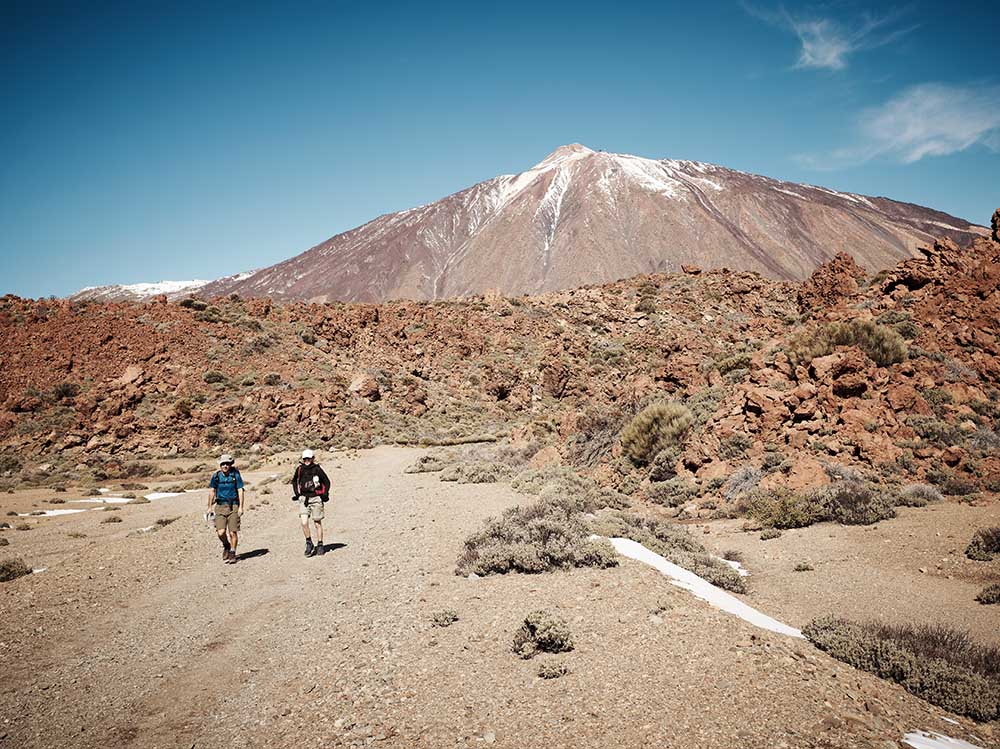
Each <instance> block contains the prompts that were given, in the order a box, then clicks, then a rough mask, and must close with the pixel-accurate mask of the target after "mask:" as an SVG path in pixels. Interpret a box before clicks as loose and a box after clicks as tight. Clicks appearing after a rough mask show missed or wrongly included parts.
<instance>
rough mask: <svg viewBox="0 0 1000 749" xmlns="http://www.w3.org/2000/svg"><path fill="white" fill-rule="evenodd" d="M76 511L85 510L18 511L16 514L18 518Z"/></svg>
mask: <svg viewBox="0 0 1000 749" xmlns="http://www.w3.org/2000/svg"><path fill="white" fill-rule="evenodd" d="M78 512H86V510H45V511H44V512H40V513H39V512H19V513H17V516H18V517H19V518H29V517H33V518H51V517H55V516H56V515H75V514H76V513H78Z"/></svg>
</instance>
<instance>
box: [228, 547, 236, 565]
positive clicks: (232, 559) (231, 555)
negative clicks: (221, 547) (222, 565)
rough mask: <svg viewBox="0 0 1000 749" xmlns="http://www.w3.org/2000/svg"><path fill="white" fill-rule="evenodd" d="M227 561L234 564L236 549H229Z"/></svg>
mask: <svg viewBox="0 0 1000 749" xmlns="http://www.w3.org/2000/svg"><path fill="white" fill-rule="evenodd" d="M229 563H230V564H236V549H231V550H230V551H229Z"/></svg>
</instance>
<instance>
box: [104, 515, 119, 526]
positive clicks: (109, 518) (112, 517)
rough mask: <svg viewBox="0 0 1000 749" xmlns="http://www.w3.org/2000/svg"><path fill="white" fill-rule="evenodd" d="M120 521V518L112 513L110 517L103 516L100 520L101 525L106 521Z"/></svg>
mask: <svg viewBox="0 0 1000 749" xmlns="http://www.w3.org/2000/svg"><path fill="white" fill-rule="evenodd" d="M121 521H122V519H121V518H120V517H118V516H117V515H112V516H111V517H107V518H104V520H102V521H101V525H105V524H107V523H120V522H121Z"/></svg>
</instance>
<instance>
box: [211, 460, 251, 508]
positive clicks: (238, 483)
mask: <svg viewBox="0 0 1000 749" xmlns="http://www.w3.org/2000/svg"><path fill="white" fill-rule="evenodd" d="M208 486H209V488H211V489H215V501H216V502H239V501H240V492H239V490H240V489H242V488H243V477H242V476H240V472H239V471H237V470H236V469H235V468H230V469H229V475H228V476H227V475H226V474H225V473H223V472H222V471H216V472H215V473H213V474H212V480H211V481H210V482H209V484H208Z"/></svg>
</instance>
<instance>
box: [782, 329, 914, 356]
mask: <svg viewBox="0 0 1000 749" xmlns="http://www.w3.org/2000/svg"><path fill="white" fill-rule="evenodd" d="M838 346H857V347H858V348H859V349H861V350H862V351H863V352H864V353H865V354H866V355H867V356H868V358H869V359H871V360H872V361H873V362H875V363H876V364H877V365H878V366H880V367H887V366H889V365H890V364H897V363H899V362H901V361H903V360H904V359H905V358H906V355H907V343H906V339H905V338H903V336H902V335H900V334H899V333H898V332H897V331H896V330H893V329H892V328H890V327H887V326H885V325H879V324H878V323H876V322H873V321H872V320H859V319H855V320H849V321H847V322H831V323H826V324H825V325H821V326H819V327H818V328H814V329H813V330H811V331H807V332H805V333H801V334H799V335H798V336H796V337H794V338H792V340H791V341H790V342H789V345H788V354H789V356H790V357H791V359H792V360H793V361H795V362H799V363H804V364H808V363H810V362H811V361H812V360H813V359H816V358H817V357H820V356H827V355H828V354H832V353H833V351H834V349H835V348H836V347H838Z"/></svg>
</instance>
